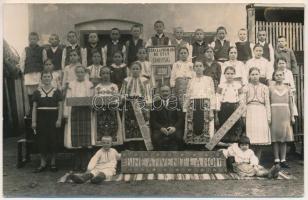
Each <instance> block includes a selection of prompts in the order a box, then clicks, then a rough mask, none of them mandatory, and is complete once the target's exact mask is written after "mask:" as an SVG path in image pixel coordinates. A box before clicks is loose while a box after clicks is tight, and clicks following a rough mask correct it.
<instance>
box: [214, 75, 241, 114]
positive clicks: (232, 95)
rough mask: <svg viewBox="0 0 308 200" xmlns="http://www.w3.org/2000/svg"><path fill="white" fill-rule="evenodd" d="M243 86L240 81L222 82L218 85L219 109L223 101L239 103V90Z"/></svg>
mask: <svg viewBox="0 0 308 200" xmlns="http://www.w3.org/2000/svg"><path fill="white" fill-rule="evenodd" d="M241 88H242V85H241V84H240V83H238V82H235V81H234V82H233V83H227V82H224V83H221V84H219V85H218V89H217V94H216V97H217V110H220V106H221V103H223V102H228V103H237V102H239V101H240V94H239V90H240V89H241Z"/></svg>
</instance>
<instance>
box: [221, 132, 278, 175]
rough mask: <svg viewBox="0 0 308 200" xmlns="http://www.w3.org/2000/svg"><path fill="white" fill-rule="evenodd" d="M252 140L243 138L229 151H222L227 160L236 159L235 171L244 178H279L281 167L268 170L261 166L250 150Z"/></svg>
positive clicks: (275, 166) (276, 166)
mask: <svg viewBox="0 0 308 200" xmlns="http://www.w3.org/2000/svg"><path fill="white" fill-rule="evenodd" d="M249 145H250V140H249V138H248V137H246V136H242V137H241V138H240V139H239V141H238V143H234V144H232V145H231V146H230V147H229V148H228V149H220V150H219V151H222V152H223V154H224V156H225V157H226V158H229V157H234V161H235V162H234V163H233V164H232V165H233V170H234V171H235V172H236V173H237V174H238V175H239V176H242V177H245V176H246V177H247V176H248V177H250V176H259V177H268V178H277V177H278V173H279V170H280V166H279V165H274V166H273V167H272V168H271V169H270V170H266V169H265V168H264V167H262V166H261V165H259V159H258V158H257V157H256V156H255V154H254V152H253V151H252V150H251V149H249Z"/></svg>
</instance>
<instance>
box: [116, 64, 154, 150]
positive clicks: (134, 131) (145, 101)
mask: <svg viewBox="0 0 308 200" xmlns="http://www.w3.org/2000/svg"><path fill="white" fill-rule="evenodd" d="M141 68H142V66H141V64H140V63H139V62H133V63H132V64H131V67H130V72H131V76H129V77H127V78H125V79H124V82H123V85H122V88H121V92H120V94H121V95H122V96H123V98H124V100H125V104H124V108H123V117H122V123H123V133H124V142H126V145H127V148H128V149H129V150H145V144H144V141H143V140H144V138H143V137H142V134H141V127H140V126H141V125H140V124H138V121H137V118H136V112H135V111H134V109H133V103H136V102H138V103H139V106H140V108H141V111H142V114H143V117H144V120H145V121H146V122H147V121H148V120H149V111H148V107H149V105H150V104H151V94H150V89H149V85H150V84H149V80H148V79H146V78H144V77H142V76H141Z"/></svg>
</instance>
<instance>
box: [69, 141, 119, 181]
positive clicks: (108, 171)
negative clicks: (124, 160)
mask: <svg viewBox="0 0 308 200" xmlns="http://www.w3.org/2000/svg"><path fill="white" fill-rule="evenodd" d="M111 145H112V138H111V137H110V136H103V137H102V148H101V149H99V150H98V151H97V152H96V154H95V155H94V156H93V157H92V158H91V160H90V162H89V164H88V169H87V171H86V172H85V173H83V174H81V175H78V174H72V175H71V179H72V181H73V182H75V183H85V182H86V181H88V180H90V181H91V183H94V184H99V183H101V182H102V181H104V180H105V179H106V177H108V176H114V175H115V174H116V166H117V161H118V160H120V158H121V154H119V153H118V152H117V151H116V150H115V149H114V148H111Z"/></svg>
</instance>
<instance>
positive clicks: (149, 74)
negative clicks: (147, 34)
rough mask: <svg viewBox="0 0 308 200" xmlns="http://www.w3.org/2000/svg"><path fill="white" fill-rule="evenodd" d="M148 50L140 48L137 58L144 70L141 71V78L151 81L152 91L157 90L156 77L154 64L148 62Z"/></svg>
mask: <svg viewBox="0 0 308 200" xmlns="http://www.w3.org/2000/svg"><path fill="white" fill-rule="evenodd" d="M147 56H148V54H147V49H146V48H143V47H141V48H139V49H138V53H137V57H138V62H140V64H141V66H142V69H141V76H143V77H144V78H147V79H148V80H149V81H150V87H151V89H153V88H155V77H154V70H153V69H152V64H151V63H150V62H149V61H147Z"/></svg>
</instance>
